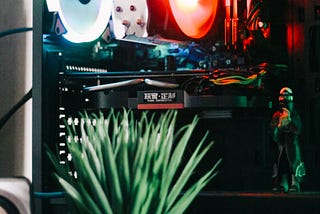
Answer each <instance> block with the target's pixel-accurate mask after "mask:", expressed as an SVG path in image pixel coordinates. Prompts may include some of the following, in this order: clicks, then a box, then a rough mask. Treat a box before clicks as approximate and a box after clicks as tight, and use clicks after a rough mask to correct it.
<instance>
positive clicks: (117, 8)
mask: <svg viewBox="0 0 320 214" xmlns="http://www.w3.org/2000/svg"><path fill="white" fill-rule="evenodd" d="M147 21H148V6H147V2H146V0H114V5H113V10H112V24H113V33H114V35H115V37H116V38H117V39H121V38H123V37H125V36H126V35H135V36H138V37H146V36H148V33H147Z"/></svg>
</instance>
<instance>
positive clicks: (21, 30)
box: [0, 27, 32, 38]
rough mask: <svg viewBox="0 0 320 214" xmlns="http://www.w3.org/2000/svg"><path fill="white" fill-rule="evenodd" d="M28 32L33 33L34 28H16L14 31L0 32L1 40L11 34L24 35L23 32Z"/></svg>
mask: <svg viewBox="0 0 320 214" xmlns="http://www.w3.org/2000/svg"><path fill="white" fill-rule="evenodd" d="M27 31H32V28H31V27H22V28H14V29H10V30H6V31H3V32H0V38H1V37H5V36H8V35H11V34H16V33H23V32H27Z"/></svg>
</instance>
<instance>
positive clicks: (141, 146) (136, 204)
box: [47, 110, 220, 214]
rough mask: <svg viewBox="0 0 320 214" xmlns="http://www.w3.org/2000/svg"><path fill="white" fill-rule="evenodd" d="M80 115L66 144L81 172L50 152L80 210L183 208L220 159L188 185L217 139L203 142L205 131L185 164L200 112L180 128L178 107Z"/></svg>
mask: <svg viewBox="0 0 320 214" xmlns="http://www.w3.org/2000/svg"><path fill="white" fill-rule="evenodd" d="M81 118H82V122H81V125H80V127H76V126H75V124H71V125H67V129H68V138H67V139H68V140H67V142H68V143H67V144H68V149H69V151H70V153H71V155H72V167H74V170H75V171H76V172H77V175H76V176H70V167H71V166H69V165H67V166H65V165H60V164H59V159H58V158H57V157H56V156H55V155H54V154H53V152H51V151H49V150H48V152H47V154H48V155H49V158H50V160H51V161H52V163H53V164H54V166H55V169H56V173H55V176H56V177H57V178H58V181H59V183H60V184H61V186H62V188H63V189H64V190H65V191H66V193H67V194H68V195H69V196H70V198H71V200H72V201H73V202H74V206H75V207H76V208H77V213H95V214H97V213H108V214H111V213H119V214H122V213H132V214H144V213H146V214H148V213H152V214H157V213H159V214H160V213H172V214H178V213H183V212H184V211H185V210H186V209H187V207H188V206H189V205H190V204H191V202H192V201H193V200H194V199H195V197H196V196H197V194H198V193H199V192H200V191H201V190H202V189H203V188H204V187H205V185H206V184H207V183H208V182H209V181H210V180H211V179H212V178H213V177H214V176H215V175H216V173H217V170H216V168H217V166H218V164H219V162H220V160H219V161H218V162H217V163H215V164H214V165H213V167H212V168H211V169H210V170H209V171H208V172H207V173H205V174H204V175H202V177H201V178H199V179H198V180H197V181H195V182H194V183H193V184H192V185H190V186H189V187H188V188H187V189H186V190H185V188H186V186H188V185H186V184H187V182H188V180H189V179H190V177H191V175H192V173H193V172H194V169H195V168H196V167H197V166H198V165H199V162H200V161H201V159H202V158H203V157H204V155H205V154H206V153H207V151H208V150H209V149H210V148H211V146H212V145H213V143H212V142H211V143H210V144H208V145H206V146H204V142H205V139H206V137H207V134H206V135H205V136H204V137H203V139H202V141H201V142H199V144H198V146H197V148H196V149H195V151H194V152H193V154H192V155H191V157H190V158H189V160H188V161H187V163H186V164H185V165H183V166H181V165H182V159H183V155H184V153H185V150H186V147H187V142H188V140H189V138H190V137H191V135H192V132H193V130H194V128H195V126H196V124H197V122H198V120H199V119H198V117H195V118H194V119H193V121H192V122H191V123H190V124H187V125H185V126H183V127H181V128H180V129H178V130H176V127H175V123H176V118H177V111H176V110H168V111H166V112H164V113H162V114H161V115H160V117H159V118H156V117H155V114H152V115H149V113H148V112H147V111H145V112H142V114H141V117H140V118H139V119H137V118H135V117H134V114H133V112H132V111H130V110H123V111H121V112H117V113H116V112H115V111H113V110H111V112H110V113H109V114H108V115H107V116H106V117H105V116H104V114H103V113H100V114H99V115H95V114H92V115H90V116H89V115H88V114H87V113H85V114H82V115H81ZM76 136H80V138H77V137H76ZM78 139H81V140H78ZM180 167H182V168H180Z"/></svg>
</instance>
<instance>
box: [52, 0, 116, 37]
mask: <svg viewBox="0 0 320 214" xmlns="http://www.w3.org/2000/svg"><path fill="white" fill-rule="evenodd" d="M47 5H48V9H49V11H50V12H55V11H56V12H58V14H59V17H60V19H61V21H62V24H63V26H64V27H65V29H66V31H67V32H66V33H65V34H63V36H64V37H65V38H66V39H68V40H69V41H71V42H75V43H80V42H90V41H93V40H95V39H97V38H98V37H99V36H101V34H102V33H103V32H104V31H105V29H106V27H107V25H108V23H109V20H110V16H111V8H112V5H113V3H112V0H47Z"/></svg>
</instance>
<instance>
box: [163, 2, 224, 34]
mask: <svg viewBox="0 0 320 214" xmlns="http://www.w3.org/2000/svg"><path fill="white" fill-rule="evenodd" d="M218 2H219V1H218V0H169V5H170V8H171V12H172V14H173V16H174V19H175V20H176V22H177V24H178V26H179V28H180V29H181V31H182V32H183V33H184V34H186V35H187V36H188V37H191V38H197V39H198V38H202V37H204V36H205V35H206V34H207V33H208V32H209V30H210V29H211V27H212V25H213V22H214V20H215V17H216V13H217V8H218Z"/></svg>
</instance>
